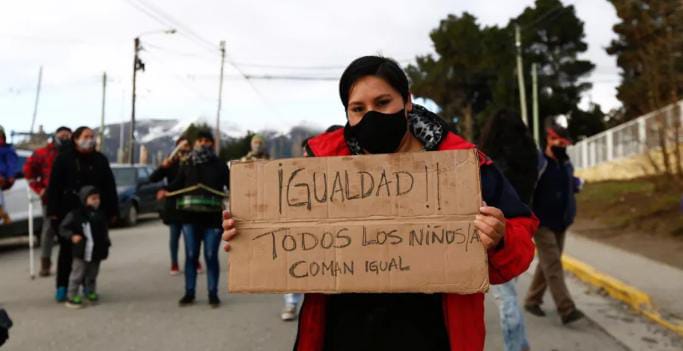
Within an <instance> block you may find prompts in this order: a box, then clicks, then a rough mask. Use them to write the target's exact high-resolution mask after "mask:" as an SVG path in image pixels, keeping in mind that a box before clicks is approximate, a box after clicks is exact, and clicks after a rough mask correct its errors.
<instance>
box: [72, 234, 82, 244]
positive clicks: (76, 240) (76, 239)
mask: <svg viewBox="0 0 683 351" xmlns="http://www.w3.org/2000/svg"><path fill="white" fill-rule="evenodd" d="M81 240H83V237H82V236H81V235H79V234H76V235H74V236H72V237H71V242H72V243H74V244H78V243H79V242H81Z"/></svg>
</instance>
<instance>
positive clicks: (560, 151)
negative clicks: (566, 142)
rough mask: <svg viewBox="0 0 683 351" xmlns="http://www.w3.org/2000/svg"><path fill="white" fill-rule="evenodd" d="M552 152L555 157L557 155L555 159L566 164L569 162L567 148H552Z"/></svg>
mask: <svg viewBox="0 0 683 351" xmlns="http://www.w3.org/2000/svg"><path fill="white" fill-rule="evenodd" d="M550 150H551V151H552V152H553V155H555V158H557V159H558V160H559V161H562V162H564V161H567V160H569V155H567V148H566V147H561V146H551V147H550Z"/></svg>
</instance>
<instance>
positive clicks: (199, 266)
mask: <svg viewBox="0 0 683 351" xmlns="http://www.w3.org/2000/svg"><path fill="white" fill-rule="evenodd" d="M197 273H198V274H202V273H204V267H202V263H201V262H199V261H197Z"/></svg>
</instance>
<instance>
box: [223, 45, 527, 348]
mask: <svg viewBox="0 0 683 351" xmlns="http://www.w3.org/2000/svg"><path fill="white" fill-rule="evenodd" d="M339 93H340V96H341V100H342V104H343V105H344V108H345V110H346V115H347V124H346V126H345V127H344V128H343V129H340V130H336V131H334V132H329V133H324V134H322V135H319V136H317V137H314V138H312V139H311V140H309V142H308V145H307V150H306V151H307V154H308V155H310V156H313V157H324V156H343V155H360V154H381V153H398V152H427V151H439V150H456V149H472V148H474V146H473V145H472V144H470V143H468V142H467V141H465V140H463V139H462V138H460V137H459V136H457V135H455V134H453V133H451V132H449V131H448V128H447V126H446V124H445V123H444V122H443V121H442V120H441V119H440V118H439V117H438V116H437V115H435V114H433V113H431V112H429V111H427V110H426V109H425V108H424V107H422V106H419V105H415V104H413V103H412V101H411V97H410V89H409V83H408V79H407V78H406V75H405V73H404V72H403V71H402V70H401V68H400V67H399V66H398V64H396V62H395V61H393V60H391V59H388V58H384V57H377V56H366V57H361V58H359V59H357V60H355V61H353V62H352V63H351V65H349V67H347V68H346V70H345V71H344V73H343V75H342V77H341V80H340V83H339ZM479 160H480V172H481V185H482V195H483V198H484V201H485V204H483V206H482V207H481V209H480V214H479V215H477V217H476V219H475V221H474V223H475V226H476V228H477V230H478V231H479V235H480V237H481V241H482V243H483V244H484V246H485V247H486V249H487V250H488V261H489V280H490V281H491V283H492V284H499V283H503V282H506V281H508V280H510V279H512V278H514V277H516V276H518V275H519V274H521V273H522V272H524V271H526V269H527V268H528V266H529V264H530V263H531V260H532V259H533V255H534V246H533V243H532V241H531V237H532V235H533V233H534V231H535V230H536V227H537V225H538V221H537V220H536V219H535V217H534V216H533V215H532V213H531V211H530V210H529V208H528V207H527V206H526V205H524V203H523V202H522V201H520V200H519V198H518V197H517V195H516V193H515V190H514V189H513V188H512V187H511V186H510V184H509V183H508V181H507V180H506V179H505V177H504V176H503V175H502V174H501V173H500V172H498V171H497V170H496V168H495V167H494V166H493V163H492V162H491V161H490V160H489V159H488V158H487V157H486V156H485V155H483V154H481V153H480V154H479ZM223 229H224V232H223V240H225V241H227V243H226V244H225V250H226V251H228V250H230V240H232V239H233V238H234V237H235V236H236V235H237V234H238V233H237V230H236V229H235V220H234V219H232V216H231V214H230V213H228V212H227V211H226V212H224V213H223ZM484 339H485V327H484V295H483V294H481V293H477V294H471V295H457V294H335V295H324V294H306V296H305V299H304V304H303V306H302V309H301V314H300V318H299V332H298V336H297V340H296V344H295V346H294V349H295V350H297V351H321V350H326V351H328V350H483V349H484Z"/></svg>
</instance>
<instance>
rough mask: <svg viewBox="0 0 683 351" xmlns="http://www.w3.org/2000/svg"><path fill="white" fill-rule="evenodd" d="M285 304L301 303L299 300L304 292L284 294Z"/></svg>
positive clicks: (302, 297)
mask: <svg viewBox="0 0 683 351" xmlns="http://www.w3.org/2000/svg"><path fill="white" fill-rule="evenodd" d="M284 296H285V304H286V305H294V306H299V304H300V303H301V300H303V299H304V294H301V293H298V294H293V293H290V294H285V295H284Z"/></svg>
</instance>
